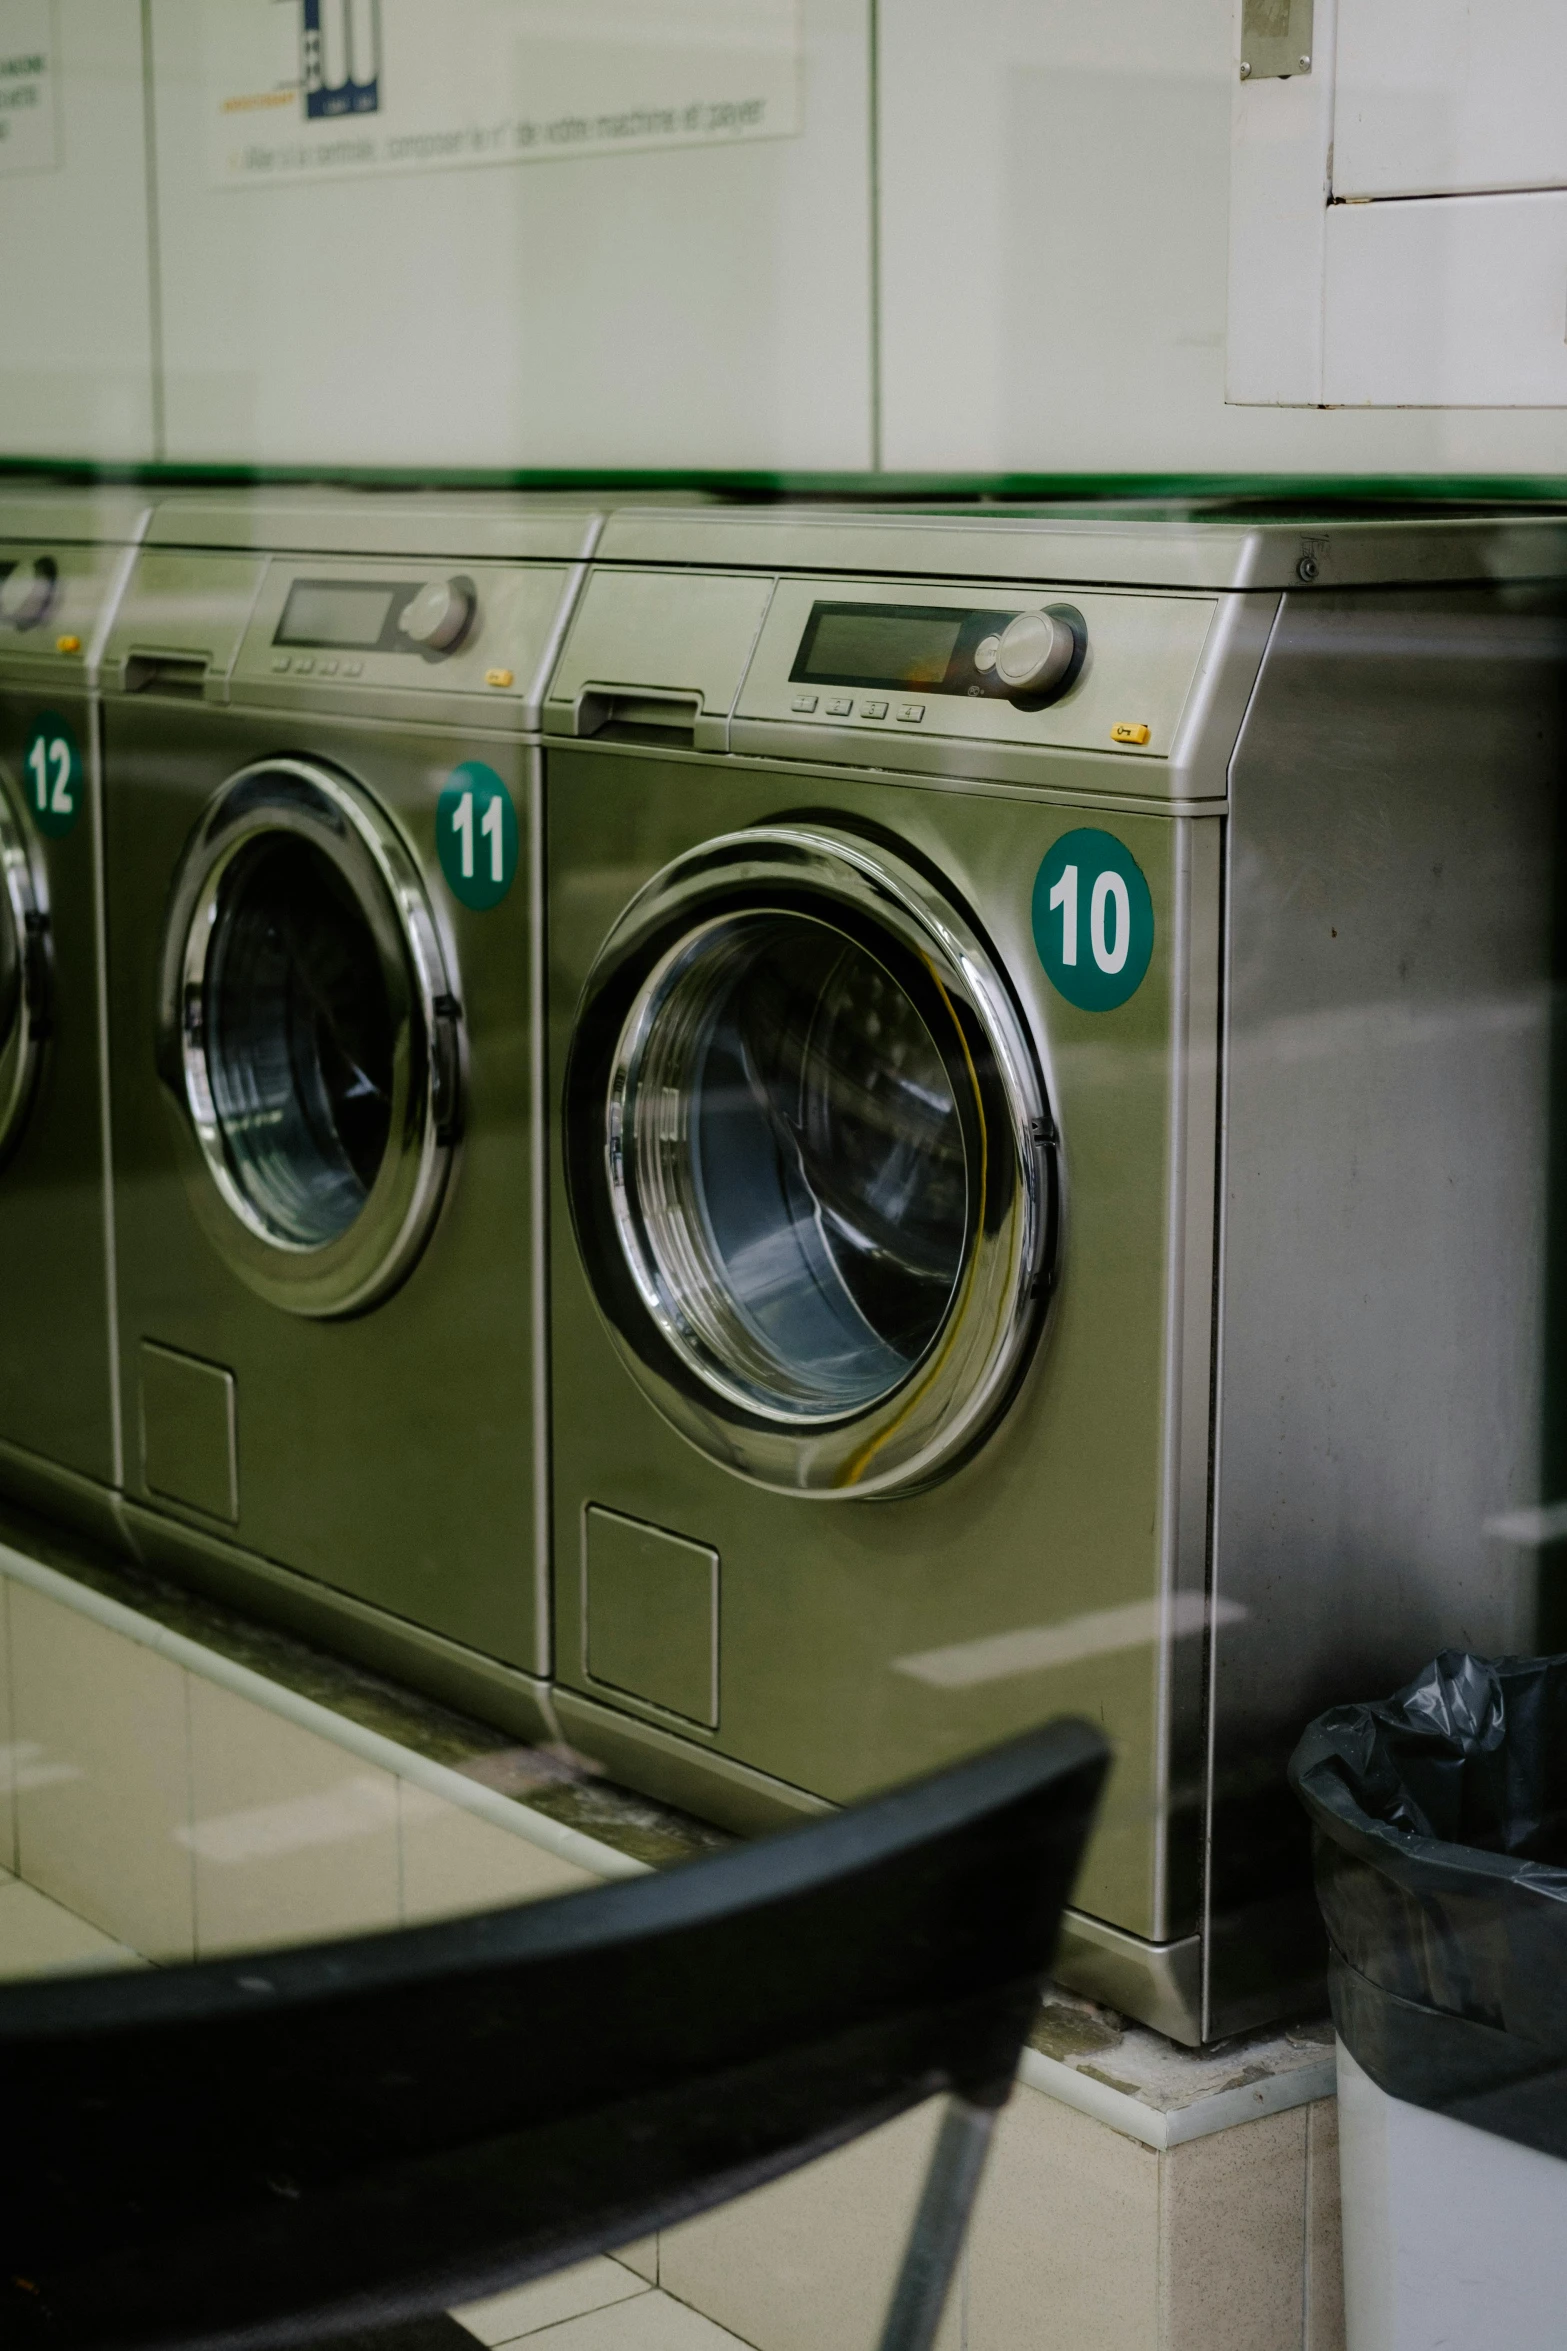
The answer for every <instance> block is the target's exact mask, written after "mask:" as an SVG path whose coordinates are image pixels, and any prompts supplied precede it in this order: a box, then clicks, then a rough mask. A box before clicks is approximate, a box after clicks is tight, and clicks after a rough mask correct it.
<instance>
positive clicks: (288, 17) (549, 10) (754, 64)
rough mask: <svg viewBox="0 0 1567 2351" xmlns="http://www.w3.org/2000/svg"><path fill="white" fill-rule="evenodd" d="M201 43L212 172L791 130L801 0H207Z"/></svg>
mask: <svg viewBox="0 0 1567 2351" xmlns="http://www.w3.org/2000/svg"><path fill="white" fill-rule="evenodd" d="M46 5H47V0H40V7H41V8H46ZM4 13H6V12H5V9H4V0H0V15H3V14H4ZM203 40H204V58H203V68H204V78H205V91H206V106H207V140H208V145H207V162H208V172H209V177H210V178H211V179H212V181H213V182H214V183H215V184H217V185H219V186H223V187H256V186H265V185H268V184H271V185H277V184H279V183H282V182H289V181H295V180H300V179H325V178H334V179H335V178H341V177H343V176H345V175H346V176H350V177H353V176H359V175H362V174H364V173H368V172H387V171H398V172H406V171H422V170H430V169H439V168H442V167H446V166H451V165H463V164H482V163H528V162H544V161H549V160H558V159H560V158H563V157H567V156H572V155H586V154H604V153H612V152H614V151H615V150H617V149H622V148H632V147H663V146H673V147H689V146H702V145H707V144H710V143H712V142H715V141H729V140H734V139H757V138H764V139H765V138H779V137H784V136H787V135H789V134H790V133H792V132H795V131H798V130H799V128H800V62H801V35H800V10H799V0H554V5H543V4H539V0H442V4H441V6H440V7H439V8H433V7H431V6H430V5H429V0H209V5H208V7H207V10H206V12H205V15H204V20H203Z"/></svg>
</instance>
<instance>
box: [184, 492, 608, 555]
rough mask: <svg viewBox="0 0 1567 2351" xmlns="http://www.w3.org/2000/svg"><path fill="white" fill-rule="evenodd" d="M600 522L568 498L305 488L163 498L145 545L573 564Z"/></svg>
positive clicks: (597, 513) (593, 510) (591, 509)
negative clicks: (463, 495) (465, 495)
mask: <svg viewBox="0 0 1567 2351" xmlns="http://www.w3.org/2000/svg"><path fill="white" fill-rule="evenodd" d="M601 519H602V515H601V510H600V509H599V508H597V507H595V506H593V505H592V504H591V503H588V502H585V501H583V500H581V499H574V498H569V497H564V496H561V497H549V496H534V497H527V496H523V495H512V494H503V493H495V494H487V493H482V492H474V493H473V494H471V495H470V496H468V497H462V496H455V497H454V496H453V495H452V494H451V493H450V492H449V491H434V490H432V491H420V490H406V491H404V490H400V491H395V492H387V491H384V490H331V489H323V488H321V487H319V486H311V487H302V488H299V489H287V488H280V489H269V490H262V491H248V492H240V491H236V492H231V493H228V494H227V495H223V496H218V495H214V494H212V493H207V494H204V495H203V494H194V495H193V494H189V493H187V494H185V495H183V496H173V497H169V498H165V499H161V500H160V501H159V503H158V506H157V508H156V510H155V511H154V513H153V515H152V518H151V521H150V523H149V524H148V528H147V540H148V544H149V545H151V546H155V547H210V548H232V549H234V550H236V551H238V550H242V549H251V550H254V551H256V552H258V553H265V554H294V553H298V554H337V555H406V556H412V557H415V558H417V557H420V556H425V557H431V558H434V557H440V556H446V557H448V558H451V559H453V560H458V559H467V560H469V561H473V562H479V561H488V562H505V561H512V562H531V563H571V562H575V561H578V560H579V559H580V558H581V557H583V556H585V555H587V554H589V553H590V552H591V550H592V547H593V542H594V540H595V538H596V537H597V535H598V529H599V525H600V522H601Z"/></svg>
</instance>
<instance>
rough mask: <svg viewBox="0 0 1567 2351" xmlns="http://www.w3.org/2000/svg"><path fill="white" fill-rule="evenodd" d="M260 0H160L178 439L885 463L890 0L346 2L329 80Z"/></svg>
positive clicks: (290, 455) (174, 450)
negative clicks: (885, 30)
mask: <svg viewBox="0 0 1567 2351" xmlns="http://www.w3.org/2000/svg"><path fill="white" fill-rule="evenodd" d="M244 6H245V7H246V8H248V10H249V17H248V19H246V20H245V24H244V26H243V28H242V29H243V30H244V33H245V38H246V39H247V40H248V39H249V38H250V28H251V27H252V26H253V27H254V28H255V38H256V43H257V46H256V50H255V56H254V60H250V56H249V51H248V50H247V51H246V52H245V54H244V55H243V56H241V55H240V54H239V52H238V51H237V50H233V51H231V50H230V49H228V48H223V49H222V50H221V52H219V51H215V50H214V48H213V47H212V45H211V42H210V40H209V41H208V45H207V47H206V48H205V50H204V36H207V35H209V33H210V28H211V25H212V22H213V20H214V18H215V17H218V16H220V15H222V16H226V18H227V19H228V23H227V25H226V26H225V27H224V33H223V37H224V40H225V42H227V41H229V40H230V37H231V32H232V28H233V25H234V23H235V21H236V18H235V12H236V11H239V10H241V0H223V8H222V10H221V11H220V10H219V9H218V8H217V6H216V0H152V11H151V13H152V27H153V54H154V91H155V100H156V115H157V135H158V174H159V178H158V190H159V224H160V239H159V253H160V259H161V283H162V315H163V324H164V359H165V386H166V411H165V412H166V417H167V443H168V453H169V455H170V457H171V458H176V459H186V460H190V459H203V460H211V461H219V462H221V461H224V460H230V461H232V460H236V459H237V460H241V461H251V462H257V463H261V464H274V465H345V464H347V465H383V466H384V465H407V466H413V467H418V468H421V469H429V468H436V467H486V468H488V467H494V468H576V467H580V468H588V469H592V470H599V471H602V470H604V469H607V468H611V467H616V468H622V467H623V468H642V467H647V468H664V467H667V468H680V469H696V468H720V469H730V468H734V469H739V468H756V469H759V470H769V471H774V470H784V469H798V470H802V471H803V470H808V469H818V468H819V469H827V468H833V467H844V468H861V467H865V466H867V465H868V464H869V463H870V459H871V319H870V287H871V259H870V216H871V180H870V90H869V82H870V35H869V0H798V9H799V14H798V19H796V16H795V14H794V9H793V8H792V7H791V5H790V0H783V5H782V6H781V7H780V6H779V5H777V4H776V0H745V4H744V5H731V6H730V7H729V8H728V9H727V10H726V9H725V8H723V7H722V6H719V5H717V0H637V4H636V5H635V6H633V7H629V8H628V7H625V6H620V7H618V8H617V7H615V6H613V5H609V4H608V0H594V4H593V5H592V6H591V7H589V6H587V5H586V4H585V0H573V4H572V6H571V7H569V8H562V7H560V6H559V5H546V4H544V0H526V4H523V0H516V4H514V5H509V6H501V5H497V4H496V0H461V6H460V7H459V6H458V5H457V0H442V5H441V6H440V7H434V6H432V5H430V0H379V8H378V10H370V9H368V8H364V7H355V8H353V9H346V10H345V4H344V0H333V6H332V7H331V8H328V9H325V10H324V12H323V19H322V21H323V25H326V24H327V23H328V22H329V21H330V22H334V23H335V22H336V21H337V20H338V19H343V20H344V21H345V24H346V27H347V30H346V32H345V35H344V37H343V38H342V39H340V40H338V41H337V42H336V44H335V45H334V44H333V43H331V42H327V41H325V40H323V44H322V52H321V54H320V56H319V57H318V58H315V59H311V58H309V57H308V56H307V57H306V59H305V64H304V69H303V73H301V70H300V68H299V66H298V64H297V62H296V64H295V65H294V66H293V68H292V70H290V68H289V60H288V56H287V55H286V54H285V49H286V43H285V44H284V45H283V46H281V47H279V49H278V52H277V55H276V56H275V57H273V58H272V59H271V63H270V66H269V63H268V57H267V56H266V55H264V54H263V44H264V41H265V39H266V37H267V36H268V32H269V24H276V25H277V26H279V27H280V30H281V32H282V33H283V34H287V33H288V31H289V25H290V22H291V21H294V12H293V11H292V10H291V9H289V8H288V7H285V6H280V5H278V0H270V6H269V4H268V0H244ZM726 16H727V19H728V23H727V27H726V24H725V22H724V19H725V18H726ZM762 20H766V21H767V22H769V23H772V24H774V25H777V24H778V23H780V22H782V23H783V24H784V25H785V33H786V39H787V43H788V61H787V62H788V70H789V77H790V80H789V88H788V91H787V92H786V93H785V97H786V99H787V100H788V103H787V104H781V109H780V111H781V113H782V116H783V118H784V119H782V120H781V121H780V123H779V129H780V132H781V135H772V133H773V120H774V118H773V116H771V115H769V116H768V117H767V119H766V120H765V122H764V121H762V120H761V118H760V117H759V115H758V114H757V113H756V112H755V111H754V109H755V107H756V105H757V103H758V100H757V97H756V89H757V88H760V86H761V84H762V83H763V82H765V81H767V79H768V74H767V72H765V71H762V70H761V67H766V66H767V59H766V58H762V59H761V67H759V65H758V53H757V50H756V43H755V42H754V41H749V35H748V31H747V28H748V26H749V25H750V24H752V23H753V22H754V21H762ZM796 22H798V23H799V25H800V26H801V27H802V28H803V30H802V32H801V33H800V35H799V37H798V39H797V37H796V34H795V32H794V31H793V30H792V29H791V28H792V27H793V26H794V25H795V24H796ZM476 23H477V24H478V25H479V26H480V29H481V31H483V32H484V36H485V37H484V40H483V41H482V42H478V43H476V42H475V40H474V37H473V27H474V25H475V24H476ZM356 28H359V29H363V28H367V30H366V31H365V39H364V41H359V30H358V29H356ZM356 42H357V43H358V45H359V46H366V47H367V51H368V54H369V58H370V62H369V64H361V63H359V62H358V61H357V59H358V49H357V47H356ZM595 42H597V44H598V55H597V58H595V57H594V56H593V55H591V54H588V52H590V51H591V50H592V49H593V46H594V43H595ZM748 42H749V46H748ZM683 45H684V47H685V50H686V52H687V53H688V55H687V59H686V62H683V61H682V47H683ZM726 49H727V52H728V60H727V63H726V58H725V54H724V53H725V51H726ZM572 50H574V51H575V62H573V61H572V59H571V57H568V58H567V64H566V67H565V68H561V66H560V58H561V55H562V53H563V52H565V51H572ZM339 51H341V52H342V54H339ZM692 52H694V53H696V54H697V68H696V69H695V70H692V71H690V72H689V74H688V73H687V66H688V63H689V53H692ZM215 56H216V57H217V61H218V64H219V65H220V66H221V67H222V69H223V71H224V72H225V73H227V74H229V76H230V78H231V83H232V86H230V82H225V83H223V84H222V85H221V86H217V85H215V83H214V70H215V67H214V57H215ZM649 60H651V65H650V64H649ZM247 62H253V64H254V66H255V68H256V71H255V72H254V74H253V76H252V78H251V80H250V81H249V82H248V83H246V82H244V81H243V80H239V79H233V76H234V74H235V73H236V72H237V70H238V69H239V68H240V67H243V66H245V65H246V64H247ZM774 64H775V65H776V60H774ZM269 71H270V72H271V73H272V75H273V79H272V81H271V83H270V84H269V83H268V81H267V78H266V77H267V74H268V72H269ZM683 75H686V76H687V78H688V79H689V81H690V83H691V85H692V86H691V87H690V88H687V87H686V86H685V83H684V81H683V80H682V76H683ZM312 76H313V77H314V81H318V82H319V83H320V85H321V86H320V88H319V90H318V89H316V88H315V87H314V86H313V80H312ZM753 85H755V87H753ZM568 86H569V88H570V91H571V92H572V93H573V94H571V95H570V96H567V95H564V94H563V93H565V92H566V91H567V89H568ZM771 86H772V87H773V89H774V92H775V95H776V92H777V90H778V89H779V88H780V87H781V83H780V77H779V74H778V73H777V71H773V72H772V75H771ZM225 92H226V95H225ZM731 92H732V98H731V97H729V96H726V93H731ZM318 99H319V101H320V104H319V107H317V105H316V101H317V100H318ZM307 102H308V104H309V106H310V107H311V108H312V110H313V112H312V113H311V114H310V115H308V116H307V113H306V105H307ZM768 103H769V104H770V103H771V100H769V101H768ZM726 107H728V108H729V109H730V111H729V112H727V113H726V111H725V109H726ZM748 109H749V110H751V111H748ZM317 115H319V119H316V117H317ZM366 142H371V143H374V144H373V146H372V147H371V149H370V150H369V153H370V162H369V165H368V166H367V165H365V164H364V161H363V159H364V156H365V153H366V152H367V150H366V145H365V143H366ZM328 143H335V144H333V145H332V147H331V152H329V153H327V154H326V155H323V153H322V148H323V145H326V144H328ZM502 152H504V153H505V155H506V156H507V158H508V159H507V160H504V161H502V160H497V159H496V157H497V155H498V154H499V153H502ZM258 157H259V158H262V159H263V161H264V168H257V167H256V162H255V159H256V158H258ZM340 164H341V165H342V166H343V168H338V166H339V165H340Z"/></svg>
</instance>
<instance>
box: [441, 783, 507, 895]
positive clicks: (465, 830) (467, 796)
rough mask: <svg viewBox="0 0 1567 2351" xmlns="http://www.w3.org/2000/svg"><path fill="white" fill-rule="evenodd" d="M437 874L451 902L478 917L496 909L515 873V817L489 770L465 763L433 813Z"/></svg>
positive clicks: (448, 785)
mask: <svg viewBox="0 0 1567 2351" xmlns="http://www.w3.org/2000/svg"><path fill="white" fill-rule="evenodd" d="M435 841H436V847H437V849H438V850H439V851H440V858H441V871H442V873H444V874H445V876H446V880H447V885H448V887H449V888H450V890H451V893H452V896H453V897H454V898H459V899H461V901H462V903H463V905H464V906H471V907H472V908H473V910H474V912H475V913H476V914H483V913H484V912H485V911H486V910H487V909H488V908H489V907H491V906H499V904H500V902H501V900H502V899H503V898H504V897H505V895H506V893H507V891H508V890H509V889H510V888H511V885H512V882H513V880H514V879H515V876H516V872H517V811H516V810H515V809H514V808H513V806H512V804H511V795H510V794H509V792H508V791H507V789H506V786H505V785H504V784H503V783H502V782H501V779H500V777H499V776H498V775H497V774H496V772H495V770H494V768H493V767H486V766H485V764H484V762H483V760H482V759H465V760H464V761H463V763H462V765H461V767H454V768H453V769H452V772H451V774H450V775H449V776H448V777H447V779H446V784H445V788H444V790H443V791H442V793H441V797H440V799H439V800H438V801H437V802H436V807H435Z"/></svg>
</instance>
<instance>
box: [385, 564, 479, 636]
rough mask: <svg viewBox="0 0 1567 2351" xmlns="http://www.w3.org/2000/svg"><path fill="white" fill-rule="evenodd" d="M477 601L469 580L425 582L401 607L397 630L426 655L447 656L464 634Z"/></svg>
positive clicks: (466, 631)
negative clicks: (420, 646) (422, 649)
mask: <svg viewBox="0 0 1567 2351" xmlns="http://www.w3.org/2000/svg"><path fill="white" fill-rule="evenodd" d="M477 604H478V598H477V597H476V596H475V594H474V591H473V582H472V581H471V580H459V579H448V580H429V581H427V582H426V583H425V585H424V586H423V587H422V588H421V589H420V590H419V593H418V595H417V596H415V597H414V598H413V599H412V600H411V602H409V603H407V604H405V605H404V606H403V610H402V617H401V618H400V620H399V621H398V624H397V625H398V627H399V628H400V629H401V630H402V632H403V635H404V636H405V637H410V638H412V640H413V642H414V643H415V644H416V645H422V646H424V648H425V649H426V651H427V652H430V653H450V652H452V651H453V650H454V649H455V648H456V647H457V646H458V645H460V644H461V643H462V640H463V638H464V637H465V636H466V635H467V634H468V629H469V625H470V623H471V622H472V619H473V615H474V611H475V608H476V606H477Z"/></svg>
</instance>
